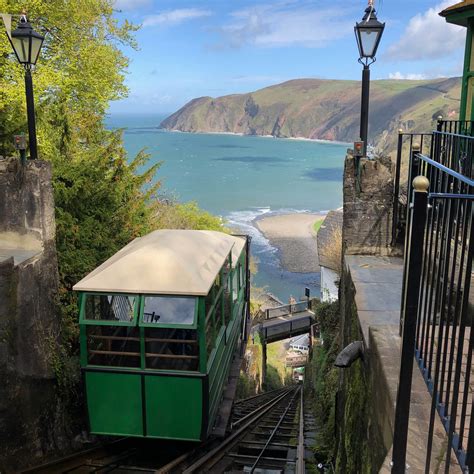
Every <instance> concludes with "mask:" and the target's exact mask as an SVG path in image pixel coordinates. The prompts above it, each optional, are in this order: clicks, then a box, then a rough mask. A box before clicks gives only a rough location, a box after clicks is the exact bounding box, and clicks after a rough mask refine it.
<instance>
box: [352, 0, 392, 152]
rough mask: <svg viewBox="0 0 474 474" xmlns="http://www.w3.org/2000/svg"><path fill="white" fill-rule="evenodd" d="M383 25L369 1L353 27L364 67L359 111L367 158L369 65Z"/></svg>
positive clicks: (375, 50) (372, 59)
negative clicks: (359, 19)
mask: <svg viewBox="0 0 474 474" xmlns="http://www.w3.org/2000/svg"><path fill="white" fill-rule="evenodd" d="M384 28H385V23H380V22H379V21H378V20H377V16H376V15H375V9H374V1H373V0H369V5H368V7H367V8H366V10H365V14H364V17H363V18H362V21H361V22H360V23H356V26H355V27H354V31H355V35H356V39H357V46H358V47H359V55H360V56H359V62H360V63H361V64H362V65H363V66H364V69H363V71H362V102H361V111H360V139H361V140H362V141H363V142H364V156H367V136H368V129H369V93H370V65H371V64H373V63H374V62H375V55H376V53H377V48H378V47H379V43H380V39H381V38H382V34H383V30H384Z"/></svg>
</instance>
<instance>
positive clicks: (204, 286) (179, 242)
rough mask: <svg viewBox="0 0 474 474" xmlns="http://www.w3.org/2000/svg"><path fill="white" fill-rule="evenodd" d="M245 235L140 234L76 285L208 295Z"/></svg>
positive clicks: (105, 289)
mask: <svg viewBox="0 0 474 474" xmlns="http://www.w3.org/2000/svg"><path fill="white" fill-rule="evenodd" d="M244 246H245V238H244V237H235V236H232V235H229V234H224V233H222V232H216V231H205V230H156V231H154V232H151V233H150V234H148V235H146V236H144V237H139V238H137V239H135V240H133V241H132V242H130V243H129V244H128V245H126V246H125V247H124V248H123V249H121V250H119V251H118V252H117V253H116V254H115V255H113V256H112V257H110V258H109V259H108V260H107V261H105V262H104V263H103V264H102V265H100V266H99V267H97V268H96V269H95V270H94V271H93V272H91V273H89V275H87V276H86V277H84V278H83V279H82V280H81V281H80V282H79V283H77V284H76V285H75V286H74V288H73V289H74V290H76V291H93V292H105V293H147V294H166V295H193V296H199V295H207V293H208V292H209V290H210V288H211V286H212V284H213V282H214V280H215V278H216V276H217V274H218V273H219V271H220V269H221V267H222V265H223V264H224V261H225V259H226V257H227V256H228V255H229V253H230V252H231V251H232V262H233V263H234V262H236V260H237V259H238V258H239V256H240V255H241V253H242V250H243V248H244Z"/></svg>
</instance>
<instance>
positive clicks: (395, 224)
mask: <svg viewBox="0 0 474 474" xmlns="http://www.w3.org/2000/svg"><path fill="white" fill-rule="evenodd" d="M402 147H403V130H402V129H400V130H398V148H397V163H396V169H395V183H394V185H393V212H392V214H393V215H392V246H394V245H395V243H396V240H397V230H398V224H399V222H398V199H399V197H400V168H401V166H402Z"/></svg>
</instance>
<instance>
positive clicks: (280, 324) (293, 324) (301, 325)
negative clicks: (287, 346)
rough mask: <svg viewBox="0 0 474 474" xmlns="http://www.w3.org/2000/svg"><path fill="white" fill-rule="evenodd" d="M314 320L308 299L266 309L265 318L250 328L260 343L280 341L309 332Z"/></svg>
mask: <svg viewBox="0 0 474 474" xmlns="http://www.w3.org/2000/svg"><path fill="white" fill-rule="evenodd" d="M315 322H316V320H315V314H314V312H313V311H311V310H310V309H309V302H308V301H300V302H298V303H294V304H287V305H283V306H278V307H276V308H269V309H267V310H266V314H265V319H264V320H263V321H262V322H260V323H259V324H257V325H256V326H254V327H253V328H252V331H253V332H258V334H259V336H260V341H261V342H262V344H267V343H270V342H276V341H281V340H283V339H288V338H290V337H293V336H299V335H300V334H305V333H307V332H310V330H311V326H312V325H313V324H314V323H315Z"/></svg>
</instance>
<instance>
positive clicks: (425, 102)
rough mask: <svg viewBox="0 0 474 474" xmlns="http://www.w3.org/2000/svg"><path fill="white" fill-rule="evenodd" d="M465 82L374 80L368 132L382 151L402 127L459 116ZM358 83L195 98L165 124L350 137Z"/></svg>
mask: <svg viewBox="0 0 474 474" xmlns="http://www.w3.org/2000/svg"><path fill="white" fill-rule="evenodd" d="M460 87H461V81H460V79H459V78H448V79H446V78H444V79H436V80H430V81H400V80H380V81H372V84H371V102H370V124H369V135H370V137H371V140H372V141H373V142H374V143H375V144H377V146H378V147H379V148H381V149H383V150H384V151H392V150H393V149H394V147H395V141H396V133H397V130H398V129H399V128H403V129H404V130H405V131H427V130H431V129H432V127H433V120H434V119H435V118H436V117H437V116H439V115H442V116H443V117H445V118H448V117H453V118H457V114H458V111H459V98H460ZM359 117H360V83H359V82H358V81H338V80H320V79H296V80H292V81H288V82H284V83H283V84H278V85H275V86H271V87H266V88H264V89H260V90H258V91H256V92H251V93H248V94H234V95H228V96H223V97H218V98H212V97H201V98H198V99H194V100H192V101H190V102H189V103H188V104H186V105H185V106H184V107H182V108H181V109H180V110H178V111H177V112H175V113H174V114H173V115H171V116H170V117H168V118H167V119H165V120H164V121H163V122H162V123H161V125H160V126H161V127H162V128H166V129H168V130H180V131H183V132H232V133H243V134H245V135H272V136H275V137H286V138H289V137H301V138H313V139H322V140H338V141H346V142H352V141H354V140H355V139H357V138H358V135H359Z"/></svg>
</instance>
